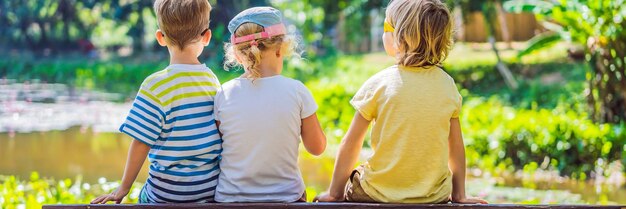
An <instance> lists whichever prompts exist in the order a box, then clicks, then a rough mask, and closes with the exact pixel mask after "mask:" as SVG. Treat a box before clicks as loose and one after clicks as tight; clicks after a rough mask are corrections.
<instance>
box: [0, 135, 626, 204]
mask: <svg viewBox="0 0 626 209" xmlns="http://www.w3.org/2000/svg"><path fill="white" fill-rule="evenodd" d="M130 141H131V138H129V137H127V136H125V135H123V134H119V133H97V132H93V131H92V130H91V129H89V128H81V127H74V128H70V129H68V130H65V131H48V132H34V133H17V134H15V135H13V136H9V134H8V133H0V175H16V176H19V177H20V178H22V179H28V176H29V175H30V173H31V172H32V171H38V172H39V174H40V175H41V176H44V177H51V178H55V179H64V178H74V177H76V176H79V175H80V176H82V177H83V179H84V180H85V181H86V182H89V183H96V182H97V181H98V179H99V178H102V177H104V178H106V179H107V180H108V181H118V180H120V178H121V176H122V173H123V169H124V164H125V162H126V156H127V151H128V146H129V143H130ZM334 151H335V150H333V148H330V150H329V153H333V152H334ZM330 156H331V155H330V154H328V155H324V156H322V157H313V156H311V155H309V154H306V153H305V152H302V154H301V157H300V162H299V164H300V168H301V170H302V173H303V176H304V179H305V183H306V185H307V187H309V189H311V190H313V191H318V192H319V191H323V190H325V189H326V187H327V186H328V184H329V183H330V177H331V174H332V169H333V163H334V160H333V158H332V157H330ZM146 175H147V163H146V164H144V168H143V169H142V171H141V172H140V174H139V177H138V179H137V181H138V182H143V181H145V178H146ZM496 184H497V183H496V180H494V179H485V178H481V179H470V180H468V183H467V187H468V188H467V189H468V193H469V194H470V195H473V196H480V197H483V198H486V199H488V200H489V201H491V202H492V203H512V202H515V203H534V204H537V203H560V204H563V203H599V202H605V203H606V202H608V203H619V204H626V190H625V189H623V188H607V187H601V188H599V191H598V190H597V188H598V187H595V186H594V185H593V184H592V183H589V182H574V181H565V182H552V183H541V184H536V185H535V186H533V187H534V189H528V188H522V187H521V186H522V183H521V182H520V181H517V180H514V179H507V180H506V181H505V183H504V186H496Z"/></svg>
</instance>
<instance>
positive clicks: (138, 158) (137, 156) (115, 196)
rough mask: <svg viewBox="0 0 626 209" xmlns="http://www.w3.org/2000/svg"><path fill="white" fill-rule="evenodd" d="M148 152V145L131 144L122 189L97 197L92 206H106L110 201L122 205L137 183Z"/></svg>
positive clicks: (134, 141) (135, 141) (140, 143)
mask: <svg viewBox="0 0 626 209" xmlns="http://www.w3.org/2000/svg"><path fill="white" fill-rule="evenodd" d="M148 151H150V147H149V146H148V145H147V144H144V143H143V142H140V141H139V140H133V141H132V142H131V144H130V149H129V150H128V159H127V160H126V167H125V168H124V176H123V177H122V185H120V187H119V188H118V189H116V190H115V191H113V192H111V194H106V195H101V196H100V197H97V198H96V199H94V200H93V201H91V204H100V203H102V204H104V203H106V202H108V201H115V203H117V204H119V203H121V202H122V200H123V199H124V197H125V196H126V195H127V194H128V192H129V191H130V187H131V186H132V185H133V182H135V179H136V178H137V174H139V171H140V170H141V167H142V166H143V162H144V161H145V160H146V156H147V155H148Z"/></svg>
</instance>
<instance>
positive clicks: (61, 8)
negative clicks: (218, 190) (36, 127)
mask: <svg viewBox="0 0 626 209" xmlns="http://www.w3.org/2000/svg"><path fill="white" fill-rule="evenodd" d="M209 2H210V3H211V4H212V6H213V11H212V13H211V25H210V28H211V29H212V30H213V39H212V42H211V44H210V45H209V46H208V47H207V48H206V49H205V52H204V53H203V54H202V55H201V57H200V59H201V61H203V62H206V63H207V65H208V66H209V67H211V68H212V69H213V71H214V72H215V73H216V74H217V75H218V77H219V78H220V81H222V82H225V81H228V80H230V79H232V78H235V77H237V76H238V75H239V74H240V73H241V71H240V70H238V71H237V70H234V71H224V70H222V62H223V43H224V42H226V41H227V39H228V37H229V36H230V34H229V33H228V31H227V29H226V27H225V25H226V24H227V23H228V21H229V20H230V19H231V18H232V17H234V16H235V15H236V14H237V13H238V12H240V11H242V10H243V9H245V8H249V7H252V6H264V5H270V6H274V7H276V8H278V9H280V10H281V11H282V12H283V14H284V16H285V19H286V22H287V23H288V24H289V25H290V27H289V30H290V32H292V33H295V34H297V35H298V37H299V38H300V39H301V40H300V42H301V45H302V52H303V59H293V60H288V61H286V65H285V67H284V71H283V73H284V75H285V76H288V77H292V78H295V79H298V80H301V81H302V82H304V83H305V84H306V85H307V87H309V89H311V91H312V92H313V94H314V96H315V98H316V101H317V102H318V104H319V106H320V109H319V110H318V115H319V118H320V122H321V123H322V127H324V130H325V132H326V134H327V136H328V138H329V140H330V142H329V144H330V146H329V149H328V152H327V154H325V155H324V156H323V157H322V158H313V157H311V156H309V155H306V154H303V156H302V158H301V160H302V162H301V165H302V166H301V167H302V169H303V174H304V178H305V182H306V183H307V186H308V188H307V193H308V195H309V196H314V194H316V193H318V192H321V191H323V190H324V189H326V188H325V187H326V186H327V185H328V183H329V180H330V178H329V177H330V175H331V172H332V165H333V157H334V154H335V153H334V152H335V151H336V145H338V144H339V142H340V140H341V137H342V136H343V134H344V133H345V131H346V130H347V128H348V126H349V124H350V122H351V121H350V120H351V118H352V116H353V115H354V109H353V108H352V107H351V106H350V105H349V103H348V101H349V100H350V99H351V97H352V96H353V95H354V93H355V92H356V91H357V89H358V88H359V87H360V85H361V84H362V83H363V82H364V81H365V80H366V79H367V78H369V77H370V76H372V75H373V74H375V73H376V72H378V71H380V70H382V69H384V68H386V67H388V66H390V65H393V64H394V60H393V58H390V57H388V56H386V55H385V54H384V53H383V52H382V43H381V40H380V36H381V35H382V22H383V20H384V10H385V7H386V5H387V4H388V0H370V1H367V0H337V1H328V0H302V1H290V0H234V1H231V0H210V1H209ZM445 2H446V3H447V4H448V5H449V6H450V8H451V10H452V11H453V14H454V17H455V21H456V23H457V24H456V26H455V28H456V29H455V31H456V34H455V40H456V42H457V43H456V44H455V46H454V49H453V51H452V52H451V55H450V57H449V59H448V60H447V61H446V62H445V63H444V70H446V72H448V73H449V74H450V75H451V76H452V77H453V78H454V79H455V81H456V83H457V85H458V87H459V89H460V91H461V94H462V95H463V97H464V107H463V113H462V119H461V122H462V126H463V130H464V137H465V142H466V147H467V161H468V167H469V171H470V172H469V175H470V176H471V177H472V178H474V179H478V181H470V182H469V183H468V184H469V186H468V189H469V192H470V194H472V195H475V196H481V197H484V198H487V199H488V200H490V201H492V202H504V203H511V202H514V203H600V204H609V203H622V204H624V203H625V202H624V199H623V197H624V195H626V189H625V188H624V184H625V182H626V180H624V179H625V177H624V171H625V169H624V166H623V165H624V164H626V152H625V150H626V130H625V129H626V124H625V121H626V120H625V118H626V115H625V114H626V113H625V109H626V102H625V100H624V98H626V75H624V72H625V71H624V66H625V62H626V59H625V54H624V53H625V51H624V50H625V49H626V34H625V33H624V30H623V28H624V26H625V24H626V21H624V17H626V7H623V6H622V5H624V0H613V1H611V0H593V1H592V0H573V1H565V0H555V1H543V0H448V1H445ZM152 3H153V1H151V0H11V1H0V90H3V89H2V88H4V87H3V86H8V85H9V84H7V83H8V82H9V80H11V81H12V82H16V83H61V84H65V85H67V86H68V88H69V91H70V92H74V91H76V92H79V90H94V91H103V92H109V93H115V94H119V95H122V96H120V97H116V98H117V99H114V102H118V103H124V102H128V101H129V100H131V99H132V98H134V96H135V94H136V90H137V87H138V86H139V85H140V84H141V82H142V81H143V79H144V78H145V77H146V76H148V75H149V74H151V73H153V72H156V71H158V70H160V69H162V68H163V67H165V66H167V64H168V62H167V58H168V55H167V52H166V50H165V49H164V48H162V47H160V46H158V45H157V44H156V43H155V40H154V31H155V30H156V29H157V25H156V19H155V17H154V12H153V10H152ZM581 20H585V21H581ZM531 38H532V39H531ZM3 92H6V91H3ZM9 93H10V92H9ZM16 94H18V97H19V95H21V94H19V93H16ZM70 95H72V93H70ZM3 98H5V99H4V100H3ZM6 98H9V99H8V100H7V99H6ZM10 98H11V97H9V96H4V95H3V97H0V107H3V108H4V109H0V119H1V117H15V114H18V115H19V114H20V113H21V112H19V111H18V112H11V111H10V110H9V108H7V107H9V106H10V104H12V103H17V102H20V101H13V100H11V99H10ZM5 121H7V120H5ZM9 125H10V124H0V128H2V127H3V126H5V127H8V126H9ZM59 134H61V135H60V136H59ZM93 135H94V136H92V135H91V134H85V133H83V132H76V131H71V130H69V131H61V133H56V132H54V133H53V132H41V134H39V135H37V134H35V135H29V134H20V133H18V134H17V135H11V133H0V153H1V152H4V153H17V152H16V151H14V152H8V149H17V148H15V147H19V146H18V145H15V144H19V143H20V142H19V140H22V141H39V142H41V143H44V142H45V143H52V142H49V141H51V140H52V139H54V140H57V141H59V140H61V138H72V139H73V138H76V139H75V140H74V139H73V141H81V140H83V141H81V143H85V142H84V141H85V140H90V142H89V143H93V144H89V146H88V148H86V149H85V151H84V152H89V153H107V152H116V153H118V154H119V155H122V156H123V155H125V151H126V149H127V147H126V146H119V145H110V144H109V145H103V142H102V141H101V140H92V138H107V137H109V135H104V136H103V135H102V133H93ZM40 138H50V139H51V140H47V141H46V140H41V139H40ZM117 138H120V137H119V136H117ZM91 141H93V142H91ZM114 141H115V143H113V144H117V143H120V142H119V141H117V139H116V140H114ZM124 142H125V141H124ZM63 143H66V146H76V147H78V146H77V145H76V144H74V143H73V142H72V141H69V140H67V141H63ZM111 143H112V142H111ZM33 144H36V143H33ZM104 144H106V143H104ZM39 146H41V145H39ZM81 146H82V145H81ZM365 146H366V147H369V145H367V143H366V145H365ZM33 149H35V148H29V149H25V150H18V151H20V152H21V153H31V154H29V155H38V154H37V153H38V152H37V151H33ZM114 150H116V151H114ZM366 150H367V149H366ZM366 152H367V151H366ZM19 155H23V154H19ZM59 155H60V154H59ZM0 156H2V157H4V161H3V160H0V166H3V167H5V166H6V168H9V167H10V165H16V164H25V165H32V164H36V163H37V162H34V160H32V159H34V158H32V159H31V158H28V157H23V156H17V155H15V156H13V155H9V154H5V155H4V156H3V155H0ZM365 156H366V155H365ZM49 157H55V156H49ZM106 163H109V165H113V164H115V167H119V168H118V170H119V175H120V176H121V169H123V162H106ZM66 164H67V162H64V161H57V163H55V165H57V166H58V167H59V170H62V171H59V172H57V171H55V172H52V171H50V170H46V169H47V168H46V169H44V168H43V167H37V168H36V169H33V170H28V171H16V170H13V171H12V170H7V169H4V168H3V167H0V175H5V176H0V191H1V193H2V194H1V195H0V206H1V207H2V208H23V207H27V208H39V207H40V205H41V204H55V203H85V202H87V201H88V200H89V199H90V198H92V197H93V196H94V195H97V194H101V193H103V192H108V191H110V190H111V189H112V188H113V187H114V186H115V185H116V184H117V183H116V182H108V181H107V180H106V179H99V177H100V176H92V175H87V174H86V173H89V172H85V171H82V172H73V171H72V172H70V171H65V170H64V168H66V167H67V165H66ZM35 167H36V166H35ZM11 168H12V167H11ZM94 169H95V168H94ZM107 169H108V168H107ZM66 170H71V169H66ZM32 171H39V172H40V173H41V175H42V176H44V177H39V175H40V174H39V173H33V174H31V172H32ZM52 173H55V175H52ZM56 173H66V174H65V175H61V176H59V175H56ZM76 175H79V176H83V175H85V178H84V179H85V180H83V178H82V177H78V178H76V179H75V180H74V181H71V180H65V179H67V178H70V179H74V176H76ZM46 176H50V177H55V178H56V179H60V180H53V179H52V178H47V177H46ZM120 176H107V178H109V179H119V178H120ZM20 179H21V180H20ZM94 179H98V180H94ZM140 181H141V180H138V182H140ZM483 181H485V182H483ZM138 185H139V184H138ZM507 187H524V188H525V189H526V190H524V189H519V188H516V189H511V188H507ZM590 187H594V188H595V189H589V188H590ZM551 192H554V193H551ZM496 194H498V195H496ZM128 201H129V202H133V201H136V195H135V196H133V194H131V195H130V198H129V199H128Z"/></svg>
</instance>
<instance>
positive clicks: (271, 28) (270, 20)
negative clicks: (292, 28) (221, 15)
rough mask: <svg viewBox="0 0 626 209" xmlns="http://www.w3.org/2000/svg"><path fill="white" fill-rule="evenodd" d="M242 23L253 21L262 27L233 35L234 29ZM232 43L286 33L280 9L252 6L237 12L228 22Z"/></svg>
mask: <svg viewBox="0 0 626 209" xmlns="http://www.w3.org/2000/svg"><path fill="white" fill-rule="evenodd" d="M244 23H255V24H258V25H260V26H262V27H263V32H260V33H255V34H251V35H246V36H241V37H235V31H236V30H237V29H238V28H239V26H241V25H242V24H244ZM228 31H230V33H231V34H232V35H231V38H230V40H231V41H230V42H231V43H232V44H238V43H243V42H248V41H253V40H256V39H261V38H270V37H273V36H277V35H283V34H285V33H286V31H287V30H286V28H285V24H283V18H282V14H281V13H280V11H278V10H277V9H274V8H272V7H253V8H250V9H246V10H244V11H243V12H241V13H239V14H238V15H237V16H235V17H234V18H233V19H232V20H230V22H229V23H228Z"/></svg>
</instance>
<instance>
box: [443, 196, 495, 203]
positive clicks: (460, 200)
mask: <svg viewBox="0 0 626 209" xmlns="http://www.w3.org/2000/svg"><path fill="white" fill-rule="evenodd" d="M450 200H452V203H460V204H489V202H487V201H486V200H483V199H479V198H471V197H470V198H468V197H463V198H455V197H451V198H450Z"/></svg>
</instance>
